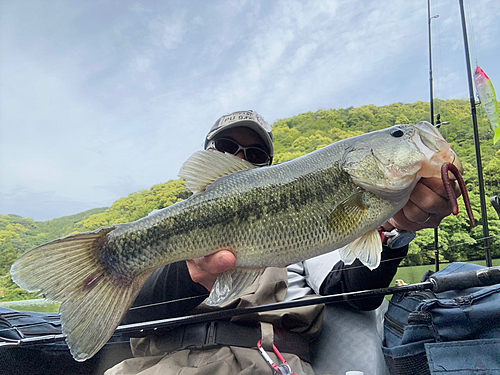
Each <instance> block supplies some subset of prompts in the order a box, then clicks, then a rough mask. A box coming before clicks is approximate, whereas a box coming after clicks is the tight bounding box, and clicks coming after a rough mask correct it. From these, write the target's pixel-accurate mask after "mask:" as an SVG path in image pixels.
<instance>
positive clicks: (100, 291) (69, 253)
mask: <svg viewBox="0 0 500 375" xmlns="http://www.w3.org/2000/svg"><path fill="white" fill-rule="evenodd" d="M115 228H116V227H106V228H101V229H98V230H97V231H94V232H87V233H80V234H75V235H71V236H69V237H65V238H61V239H58V240H55V241H52V242H49V243H47V244H45V245H41V246H38V247H36V248H34V249H33V250H31V251H29V252H28V253H26V254H25V255H23V256H22V257H21V258H19V259H17V260H16V261H15V262H14V264H13V265H12V267H11V269H10V274H11V276H12V280H14V282H15V283H16V284H17V285H19V286H20V287H21V288H24V289H26V290H28V291H31V292H34V291H39V294H44V295H45V296H46V298H48V299H50V300H54V301H59V302H61V307H60V309H59V312H60V314H61V323H62V331H63V334H64V335H66V342H67V343H68V346H69V348H70V351H71V354H72V355H73V357H74V358H75V360H77V361H80V362H81V361H85V360H86V359H89V358H90V357H92V356H93V355H94V354H96V353H97V352H98V351H99V349H101V347H102V346H104V344H105V343H106V342H107V341H108V339H109V338H110V337H111V335H112V334H113V332H114V331H115V328H116V327H117V326H118V325H119V324H120V322H121V320H122V319H123V316H124V315H125V313H126V312H127V310H128V309H129V307H130V305H131V304H132V302H133V301H134V299H135V297H136V296H137V293H138V292H139V290H140V288H141V287H142V284H143V283H144V281H145V278H146V277H147V275H145V276H141V277H138V278H136V279H134V280H133V281H132V282H131V284H130V285H128V286H123V285H115V284H114V283H113V280H112V277H111V276H110V275H109V274H107V273H106V271H105V270H104V268H103V267H102V266H101V265H100V264H99V262H98V259H97V257H96V255H95V254H96V253H98V251H99V249H98V248H96V246H98V245H97V244H99V243H100V242H101V241H100V240H101V239H102V238H103V237H104V236H106V235H107V234H108V233H109V232H111V231H112V230H114V229H115Z"/></svg>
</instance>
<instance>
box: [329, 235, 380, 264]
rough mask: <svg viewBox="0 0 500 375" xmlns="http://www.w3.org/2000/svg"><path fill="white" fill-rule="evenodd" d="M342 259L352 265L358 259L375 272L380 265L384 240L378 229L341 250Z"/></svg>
mask: <svg viewBox="0 0 500 375" xmlns="http://www.w3.org/2000/svg"><path fill="white" fill-rule="evenodd" d="M339 252H340V259H341V260H342V261H343V262H344V263H345V264H352V262H354V261H355V260H356V258H358V259H359V260H360V261H361V263H363V264H364V265H365V266H367V267H368V268H369V269H371V270H373V269H375V268H377V267H378V266H379V265H380V258H381V254H382V240H381V239H380V234H379V233H378V230H377V229H374V230H371V231H369V232H367V233H365V234H363V235H362V236H361V237H359V238H357V239H355V240H354V241H352V242H351V243H349V244H347V245H346V246H344V247H342V248H340V249H339Z"/></svg>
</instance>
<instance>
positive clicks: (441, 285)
mask: <svg viewBox="0 0 500 375" xmlns="http://www.w3.org/2000/svg"><path fill="white" fill-rule="evenodd" d="M429 281H430V282H431V283H432V285H433V288H432V291H433V292H435V293H440V292H444V291H446V290H452V289H466V288H473V287H480V286H486V285H495V284H499V283H500V268H499V267H489V268H481V269H478V270H472V271H465V272H457V273H454V274H449V275H433V276H430V277H429Z"/></svg>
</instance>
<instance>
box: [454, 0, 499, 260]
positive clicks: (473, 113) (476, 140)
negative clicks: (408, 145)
mask: <svg viewBox="0 0 500 375" xmlns="http://www.w3.org/2000/svg"><path fill="white" fill-rule="evenodd" d="M458 2H459V6H460V16H461V20H462V34H463V38H464V52H465V62H466V65H467V79H468V84H469V100H470V111H471V117H472V129H473V134H474V150H475V152H476V166H477V179H478V185H479V199H480V204H481V217H482V220H481V222H482V225H483V237H484V249H485V252H486V254H485V256H486V266H488V267H491V265H492V263H491V250H490V242H489V229H488V216H487V211H486V199H485V192H484V180H483V165H482V161H481V144H480V140H479V130H478V126H477V116H476V99H475V98H474V88H473V85H472V68H471V65H470V54H469V41H468V38H467V25H466V23H465V11H464V1H463V0H459V1H458Z"/></svg>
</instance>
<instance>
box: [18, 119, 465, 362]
mask: <svg viewBox="0 0 500 375" xmlns="http://www.w3.org/2000/svg"><path fill="white" fill-rule="evenodd" d="M453 161H457V162H458V159H457V158H456V155H455V154H454V152H453V151H452V150H451V149H450V147H449V145H448V143H447V142H446V141H445V140H444V139H443V138H442V137H441V135H440V134H439V132H438V131H437V130H436V129H435V128H434V127H433V126H432V125H431V124H429V123H419V124H417V125H396V126H394V127H391V128H388V129H384V130H381V131H377V132H372V133H367V134H365V135H362V136H358V137H354V138H351V139H347V140H344V141H340V142H337V143H334V144H332V145H329V146H326V147H324V148H322V149H320V150H317V151H315V152H313V153H311V154H308V155H305V156H303V157H301V158H298V159H295V160H291V161H288V162H285V163H281V164H278V165H275V166H272V167H263V168H258V169H255V168H254V167H253V166H251V164H249V163H248V162H246V161H243V160H240V159H238V158H237V157H235V156H233V155H226V154H222V153H219V152H210V151H199V152H197V153H195V154H194V155H193V156H192V157H191V158H190V159H189V160H188V161H187V162H186V163H185V164H184V166H183V167H182V169H181V172H180V175H181V177H183V178H184V179H185V180H186V186H187V187H188V188H189V189H191V190H192V191H193V192H194V194H193V195H192V196H191V197H190V198H189V199H187V200H185V201H182V202H179V203H177V204H174V205H172V206H170V207H167V208H165V209H163V210H160V211H158V212H156V213H155V214H152V215H150V216H148V217H146V218H143V219H140V220H138V221H135V222H133V223H128V224H118V225H112V226H110V227H106V228H100V229H98V230H96V231H93V232H87V233H80V234H75V235H71V236H68V237H65V238H61V239H58V240H55V241H52V242H49V243H47V244H44V245H41V246H38V247H36V248H35V249H33V250H31V251H29V252H28V253H26V254H25V255H23V256H22V257H21V258H19V259H18V260H16V262H15V263H14V264H13V265H12V267H11V276H12V279H13V280H14V281H15V282H16V283H17V284H18V285H19V286H21V287H23V288H25V289H27V290H30V291H39V292H40V293H43V294H45V295H46V297H47V298H49V299H54V300H58V301H60V302H61V308H60V313H61V322H62V331H63V334H65V335H66V342H67V343H68V346H69V347H70V350H71V353H72V354H73V357H74V358H75V359H76V360H78V361H84V360H86V359H88V358H90V357H92V356H93V355H94V354H95V353H96V352H97V351H98V350H99V349H100V348H101V347H102V346H103V345H104V344H105V343H106V341H107V340H108V339H109V337H110V336H111V335H112V333H113V331H114V329H115V328H116V326H117V325H118V324H119V323H120V321H121V320H122V318H123V316H124V314H125V313H126V311H127V310H128V308H129V307H130V305H131V304H132V302H133V301H134V299H135V297H136V295H137V293H138V292H139V290H140V289H141V287H142V285H143V283H144V281H145V280H146V278H147V276H148V275H149V273H150V272H151V271H152V270H154V269H156V268H158V267H160V266H162V265H166V264H169V263H172V262H176V261H180V260H186V259H192V258H196V257H201V256H204V255H207V254H211V253H214V252H216V251H218V250H220V249H229V250H231V251H232V252H233V253H234V254H235V257H236V267H235V268H233V269H231V270H229V271H227V272H225V273H223V274H221V275H220V276H219V278H218V279H217V281H216V285H215V286H214V288H212V292H211V294H210V297H209V299H208V300H207V303H210V304H213V305H217V304H221V303H223V302H225V301H228V300H230V299H231V298H233V297H236V296H237V295H238V294H240V293H241V292H242V291H243V290H244V289H245V288H246V287H247V286H249V285H250V284H251V283H252V282H253V281H254V280H255V278H256V277H257V276H258V275H259V274H260V273H261V272H262V270H263V269H264V268H265V267H269V266H279V267H283V266H286V265H288V264H291V263H295V262H297V261H300V260H304V259H307V258H310V257H313V256H315V255H319V254H322V253H325V252H327V251H331V250H334V249H337V248H340V255H341V258H342V259H343V260H344V261H345V262H346V263H347V264H349V263H352V262H353V261H354V260H355V259H356V258H359V259H360V261H361V262H362V263H364V264H365V265H367V266H368V267H369V268H371V269H373V268H375V267H377V266H378V264H379V262H380V253H381V249H382V245H381V240H380V236H379V234H378V231H377V227H378V226H379V225H381V224H382V223H384V222H385V221H386V220H388V219H389V218H390V217H391V216H392V215H394V213H396V212H397V211H398V210H399V209H400V208H401V207H403V206H404V204H405V203H406V202H407V200H408V198H409V194H410V192H411V190H412V189H413V187H414V186H415V184H416V183H417V181H418V179H419V178H421V177H434V176H440V169H441V165H442V164H443V163H445V162H453ZM344 245H346V246H344Z"/></svg>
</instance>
